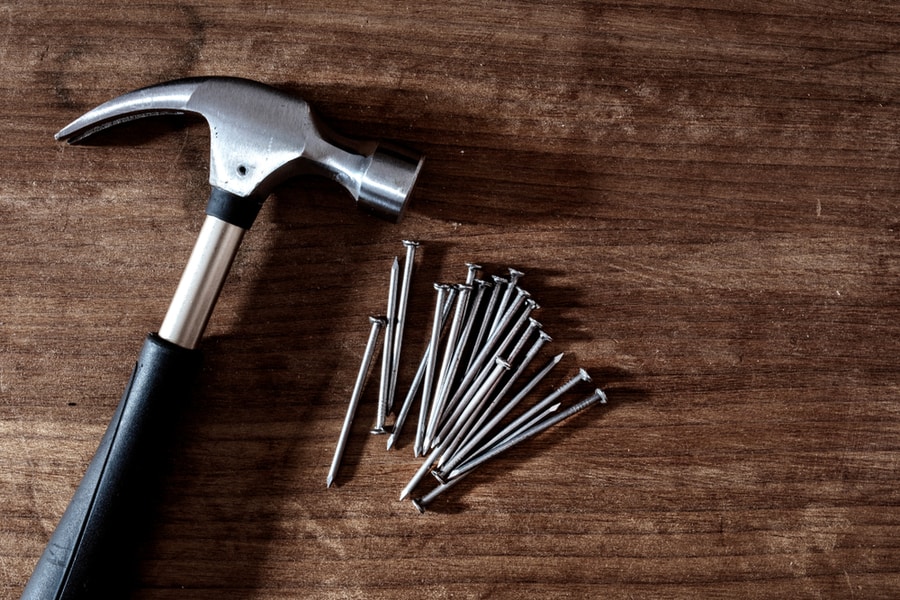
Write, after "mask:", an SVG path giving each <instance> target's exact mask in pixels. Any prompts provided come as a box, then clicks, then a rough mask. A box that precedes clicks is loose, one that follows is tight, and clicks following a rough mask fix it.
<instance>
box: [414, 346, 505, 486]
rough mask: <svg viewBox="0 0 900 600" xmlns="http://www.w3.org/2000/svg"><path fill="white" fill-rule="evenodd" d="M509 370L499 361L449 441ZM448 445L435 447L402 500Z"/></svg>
mask: <svg viewBox="0 0 900 600" xmlns="http://www.w3.org/2000/svg"><path fill="white" fill-rule="evenodd" d="M509 368H510V367H509V363H507V362H505V361H500V360H498V361H497V365H496V366H495V368H494V371H493V372H492V374H491V377H490V378H489V379H488V381H485V382H484V384H483V385H482V386H481V388H480V389H479V390H478V392H477V393H476V394H475V396H474V397H473V398H472V400H471V401H470V402H469V406H467V407H466V410H465V411H464V412H463V414H462V416H461V417H460V419H459V421H458V423H457V425H456V426H455V427H454V428H453V430H452V431H451V432H450V435H448V436H447V438H448V440H449V439H452V438H453V436H454V435H456V433H457V432H459V431H460V429H461V428H462V427H463V425H464V424H465V422H466V421H467V420H468V418H469V416H470V415H471V414H472V413H473V412H475V411H476V410H477V409H478V406H479V404H480V403H481V401H482V399H483V398H485V397H486V396H487V395H488V394H490V391H491V390H492V389H493V387H494V386H496V385H497V381H499V379H500V376H501V375H502V374H503V371H504V370H509ZM448 444H449V442H448V441H445V442H442V443H441V444H438V445H437V446H435V448H434V449H433V450H432V452H431V454H429V455H428V458H426V459H425V461H424V462H423V463H422V465H421V466H420V467H419V470H418V471H416V473H415V475H413V477H412V479H411V480H410V481H409V483H408V484H406V487H405V488H403V490H402V491H401V492H400V500H403V499H404V498H406V497H407V496H409V494H410V493H411V492H412V491H413V490H414V489H415V488H416V486H417V485H419V482H420V481H422V478H423V477H425V475H426V474H427V473H428V471H429V470H430V469H431V466H432V465H433V464H434V463H435V461H437V459H438V458H439V457H440V456H441V454H443V453H444V451H445V450H446V449H447V446H448Z"/></svg>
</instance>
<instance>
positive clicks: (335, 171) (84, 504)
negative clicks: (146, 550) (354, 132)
mask: <svg viewBox="0 0 900 600" xmlns="http://www.w3.org/2000/svg"><path fill="white" fill-rule="evenodd" d="M183 113H195V114H199V115H201V116H203V117H204V118H205V119H206V120H207V122H208V123H209V127H210V133H211V138H210V169H209V181H210V184H212V193H211V194H210V199H209V203H208V204H207V208H206V215H207V216H206V220H205V221H204V223H203V227H202V228H201V230H200V234H199V236H198V238H197V242H196V244H195V245H194V249H193V251H192V253H191V257H190V259H189V260H188V264H187V266H186V268H185V270H184V274H183V275H182V277H181V280H180V282H179V284H178V288H177V290H176V291H175V295H174V297H173V299H172V302H171V304H170V306H169V310H168V311H167V313H166V316H165V318H164V319H163V323H162V325H161V327H160V330H159V333H158V334H156V333H151V334H150V335H148V336H147V338H146V339H145V341H144V346H143V349H142V350H141V353H140V356H139V357H138V360H137V363H136V365H135V368H134V372H133V373H132V376H131V380H130V381H129V383H128V386H127V388H126V390H125V393H124V394H123V396H122V399H121V401H120V402H119V405H118V407H117V409H116V412H115V414H114V415H113V417H112V421H111V422H110V424H109V427H108V428H107V430H106V434H105V435H104V436H103V439H102V440H101V441H100V445H99V447H98V448H97V452H96V454H95V455H94V458H93V459H92V460H91V463H90V464H89V465H88V468H87V471H86V473H85V475H84V478H83V479H82V480H81V484H80V485H79V486H78V489H77V490H76V491H75V494H74V496H73V498H72V500H71V501H70V503H69V506H68V507H67V508H66V512H65V514H63V516H62V519H61V520H60V522H59V525H58V526H57V528H56V530H55V531H54V532H53V535H52V536H51V538H50V541H49V542H48V544H47V547H46V549H45V550H44V553H43V554H42V555H41V558H40V560H39V561H38V563H37V566H36V567H35V570H34V573H33V574H32V576H31V579H30V580H29V581H28V585H27V586H26V587H25V590H24V592H23V595H22V598H23V600H47V599H54V600H73V599H76V598H92V599H93V598H114V597H122V595H123V594H122V590H123V588H126V587H127V586H128V585H129V581H128V580H127V577H126V576H125V575H124V574H126V573H129V572H130V570H129V569H128V568H127V561H128V559H129V554H130V553H129V552H128V550H129V549H133V548H134V547H135V546H136V537H135V535H134V534H135V533H136V532H135V531H134V528H135V527H136V526H137V525H138V524H139V523H142V522H144V521H145V520H146V514H147V513H148V512H149V511H150V510H151V509H152V507H150V506H148V505H147V504H146V502H147V498H150V497H152V496H153V494H152V488H153V485H154V484H155V482H156V478H155V477H153V473H154V472H156V471H158V468H159V463H160V461H161V460H162V459H161V457H162V455H163V453H162V452H161V451H160V450H161V446H162V444H164V443H165V440H166V439H167V438H168V437H169V433H170V429H171V427H172V424H173V422H174V421H175V416H176V415H177V413H178V410H179V408H180V406H181V405H182V404H183V403H184V400H185V399H186V398H185V396H186V394H187V391H188V390H189V388H190V386H191V382H192V380H193V378H194V377H195V376H196V373H197V371H198V370H199V351H198V350H197V349H196V348H197V345H198V344H199V341H200V338H201V336H202V334H203V330H204V329H205V327H206V324H207V322H208V320H209V317H210V315H211V314H212V310H213V307H214V306H215V302H216V299H217V298H218V295H219V292H220V290H221V289H222V285H223V284H224V282H225V277H226V276H227V274H228V271H229V269H230V267H231V263H232V261H233V260H234V256H235V254H236V252H237V249H238V246H239V245H240V243H241V240H242V239H243V236H244V233H245V232H246V230H248V229H249V228H250V226H251V225H252V224H253V221H254V219H255V218H256V215H257V213H258V212H259V209H260V207H261V205H262V203H263V201H264V200H265V199H266V197H267V196H268V195H269V193H270V192H271V191H272V190H273V189H274V188H275V186H277V185H278V184H279V183H281V182H283V181H284V180H286V179H289V178H291V177H294V176H296V175H301V174H306V173H317V174H320V175H325V176H327V177H330V178H331V179H333V180H335V181H337V182H338V183H340V184H341V185H342V186H344V187H345V188H346V189H347V190H348V191H349V192H350V194H351V195H352V196H353V197H354V198H355V199H356V200H357V202H358V203H359V205H360V206H362V207H363V208H365V209H367V210H369V211H371V212H373V213H375V214H376V215H378V216H380V217H382V218H385V219H388V220H390V221H393V222H396V221H398V220H399V219H400V218H401V216H402V215H403V211H404V208H405V207H406V204H407V202H408V200H409V196H410V193H411V192H412V188H413V184H414V183H415V180H416V177H417V176H418V174H419V169H420V168H421V164H422V159H421V157H420V156H418V155H416V154H414V153H411V152H408V151H405V150H401V149H399V148H396V147H392V146H388V145H379V144H377V143H375V142H359V141H354V140H350V139H348V138H345V137H341V136H338V135H336V134H335V133H333V132H331V131H329V130H328V129H327V128H326V127H325V126H324V125H323V124H322V123H321V122H320V121H319V120H318V119H317V118H316V117H315V115H313V113H312V111H311V110H310V108H309V105H308V104H306V102H304V101H302V100H299V99H297V98H294V97H292V96H290V95H288V94H285V93H283V92H280V91H278V90H275V89H273V88H270V87H268V86H265V85H262V84H259V83H255V82H252V81H248V80H245V79H233V78H223V77H207V78H198V79H184V80H180V81H173V82H169V83H163V84H160V85H155V86H151V87H148V88H144V89H140V90H137V91H134V92H130V93H127V94H125V95H123V96H120V97H118V98H115V99H113V100H110V101H109V102H106V103H105V104H102V105H100V106H98V107H97V108H95V109H93V110H91V111H90V112H88V113H86V114H85V115H83V116H81V117H79V118H78V119H76V120H75V121H73V122H72V123H70V124H69V125H67V126H66V127H64V128H63V129H62V130H61V131H60V132H59V133H58V134H57V135H56V138H57V139H60V140H67V141H69V142H70V143H77V142H79V141H81V140H83V139H85V138H87V137H89V136H90V135H92V134H94V133H96V132H97V131H100V130H103V129H106V128H109V127H113V126H115V125H117V124H120V123H123V122H126V121H131V120H134V119H140V118H142V117H149V116H154V115H162V114H183Z"/></svg>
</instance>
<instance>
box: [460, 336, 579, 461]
mask: <svg viewBox="0 0 900 600" xmlns="http://www.w3.org/2000/svg"><path fill="white" fill-rule="evenodd" d="M529 321H530V323H529V328H528V331H527V332H526V333H525V335H523V336H522V337H521V338H520V343H519V344H517V345H516V348H514V349H513V351H512V352H511V353H510V357H509V358H507V361H508V362H510V363H512V362H513V361H514V360H515V357H516V356H517V355H518V353H519V352H520V351H521V348H520V346H521V345H522V344H521V342H522V341H524V340H527V339H528V338H529V337H530V335H531V332H532V331H533V330H534V329H537V328H539V327H540V326H541V324H540V323H538V322H537V321H535V320H534V319H529ZM551 339H552V338H551V337H550V336H549V335H547V334H546V333H545V332H543V331H538V339H537V340H535V342H534V343H533V344H532V345H531V348H529V349H528V352H527V353H525V358H523V359H522V362H521V363H520V364H519V365H518V367H516V370H515V371H514V372H513V374H512V375H511V376H510V377H509V379H508V380H507V382H506V383H505V384H504V386H503V388H502V389H501V390H500V391H499V392H497V394H495V395H494V398H493V400H492V401H491V403H490V404H489V405H488V407H487V408H486V409H485V410H484V411H483V412H482V414H481V416H480V417H479V419H478V421H477V422H476V423H475V425H473V426H472V428H471V430H470V431H469V434H468V436H467V437H466V439H462V440H460V443H459V444H458V446H462V448H461V449H460V450H459V451H458V452H456V449H454V448H451V449H450V450H449V451H448V454H451V455H453V456H452V458H451V459H450V460H448V461H447V464H445V465H442V469H443V470H447V469H452V468H453V467H454V466H455V465H456V464H458V462H459V461H460V460H462V459H463V458H465V456H464V453H465V451H466V449H467V448H469V449H471V448H472V447H474V445H475V444H477V443H478V442H479V441H480V440H481V439H483V438H484V437H485V436H486V435H487V434H488V432H489V431H490V428H487V429H486V428H485V427H484V423H485V421H487V420H488V419H489V418H490V417H491V414H492V413H493V412H494V410H495V409H496V407H497V406H498V405H499V404H500V403H501V402H502V401H503V398H505V397H506V394H507V392H509V390H510V388H511V387H512V386H513V385H514V384H515V383H516V381H517V380H518V379H519V377H520V376H521V375H522V373H523V372H524V371H525V369H526V368H527V367H528V365H530V364H531V361H532V360H534V357H535V356H537V353H538V352H539V351H540V349H541V348H542V347H543V346H544V344H546V343H547V342H549V341H550V340H551ZM562 356H563V355H562V354H560V355H558V356H557V357H555V362H553V365H555V364H556V363H558V362H559V360H560V359H562ZM534 385H537V382H535V383H533V384H532V387H533V386H534ZM508 412H509V411H507V412H506V413H504V415H505V414H507V413H508ZM495 424H496V423H494V425H495ZM490 427H491V428H492V427H493V425H491V426H490ZM472 438H475V441H474V442H472V441H471V439H472ZM454 452H456V454H453V453H454Z"/></svg>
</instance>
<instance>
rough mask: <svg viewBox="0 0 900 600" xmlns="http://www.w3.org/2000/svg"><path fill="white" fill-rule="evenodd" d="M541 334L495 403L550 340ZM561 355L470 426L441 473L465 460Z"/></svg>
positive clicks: (551, 360) (558, 360) (562, 354)
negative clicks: (511, 395)
mask: <svg viewBox="0 0 900 600" xmlns="http://www.w3.org/2000/svg"><path fill="white" fill-rule="evenodd" d="M541 334H542V335H541V336H540V338H538V340H537V341H536V342H535V343H534V345H533V346H532V347H531V349H530V350H529V351H528V354H527V355H526V357H525V362H524V364H523V365H521V366H520V367H519V369H518V370H517V371H516V372H515V373H514V374H513V376H512V379H511V380H510V382H508V383H507V386H506V387H504V389H503V390H501V391H500V393H499V394H498V395H497V397H496V399H495V403H499V401H501V399H502V398H503V396H504V395H505V394H506V392H507V391H508V390H509V387H511V385H512V383H513V382H514V381H515V380H516V379H517V378H518V377H519V375H521V374H522V371H524V370H525V367H526V366H528V364H529V363H530V362H531V361H532V359H533V358H534V357H535V356H536V355H537V353H538V351H539V350H540V349H541V347H542V346H543V345H544V344H545V343H546V342H548V341H550V336H549V335H547V334H545V333H544V332H543V331H542V332H541ZM563 356H564V353H562V352H560V353H559V354H557V355H556V356H554V357H553V358H551V359H550V361H549V362H548V363H547V364H546V365H544V366H543V367H542V368H541V370H540V371H538V372H537V373H536V374H535V375H534V376H533V377H532V378H531V380H530V381H528V383H526V384H525V386H524V387H523V388H522V389H521V390H519V392H518V393H517V394H516V395H515V396H514V397H513V398H512V399H511V400H510V401H509V402H507V403H506V404H505V405H504V406H503V408H501V409H500V411H499V412H497V413H496V414H495V415H494V416H493V417H491V420H490V421H488V423H487V424H483V423H481V422H479V423H476V424H475V426H474V427H473V428H472V434H471V435H470V436H469V439H468V440H467V441H466V442H464V443H463V446H462V448H460V449H459V450H458V451H457V452H456V454H455V455H454V456H453V457H451V458H450V459H449V460H447V461H446V463H445V464H444V466H443V467H442V469H441V473H442V474H443V473H446V472H448V471H450V470H452V469H453V467H455V466H456V465H458V464H459V463H460V462H462V461H463V460H465V459H466V458H467V457H468V456H469V455H471V454H472V452H473V451H475V450H476V449H477V446H478V443H479V442H480V441H481V440H483V439H484V438H486V437H487V436H488V434H489V433H490V432H491V431H492V430H493V429H494V427H496V426H497V425H498V424H499V423H500V422H501V421H502V420H503V419H504V418H505V417H506V415H508V414H509V413H510V412H512V410H513V409H514V408H515V407H516V406H518V404H519V403H520V402H521V401H522V400H523V399H524V398H525V397H526V396H528V394H530V393H531V390H533V389H534V388H535V387H537V385H538V384H539V383H540V382H541V381H543V380H544V378H545V377H547V375H548V374H549V373H550V371H552V370H553V368H554V367H555V366H556V365H558V364H559V362H560V361H561V360H562V358H563ZM494 409H495V406H494V405H491V406H489V407H488V408H487V410H486V411H485V415H484V416H485V417H487V416H488V415H490V414H491V413H493V411H494Z"/></svg>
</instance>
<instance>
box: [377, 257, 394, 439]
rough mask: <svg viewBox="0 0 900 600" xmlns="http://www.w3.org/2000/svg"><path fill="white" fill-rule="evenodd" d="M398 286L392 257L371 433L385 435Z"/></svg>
mask: <svg viewBox="0 0 900 600" xmlns="http://www.w3.org/2000/svg"><path fill="white" fill-rule="evenodd" d="M399 285H400V262H399V261H398V260H397V257H396V256H395V257H394V262H393V263H391V276H390V285H388V301H387V315H386V317H385V318H386V319H387V328H386V329H385V332H384V353H383V355H382V357H381V389H380V390H379V395H378V410H377V412H376V414H375V426H374V427H373V428H372V433H374V434H376V435H381V434H384V433H387V430H386V429H385V428H384V423H385V421H386V420H387V413H388V405H389V404H390V395H391V385H392V384H391V370H392V368H393V358H394V352H393V347H394V324H395V322H396V320H397V289H398V287H399Z"/></svg>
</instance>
